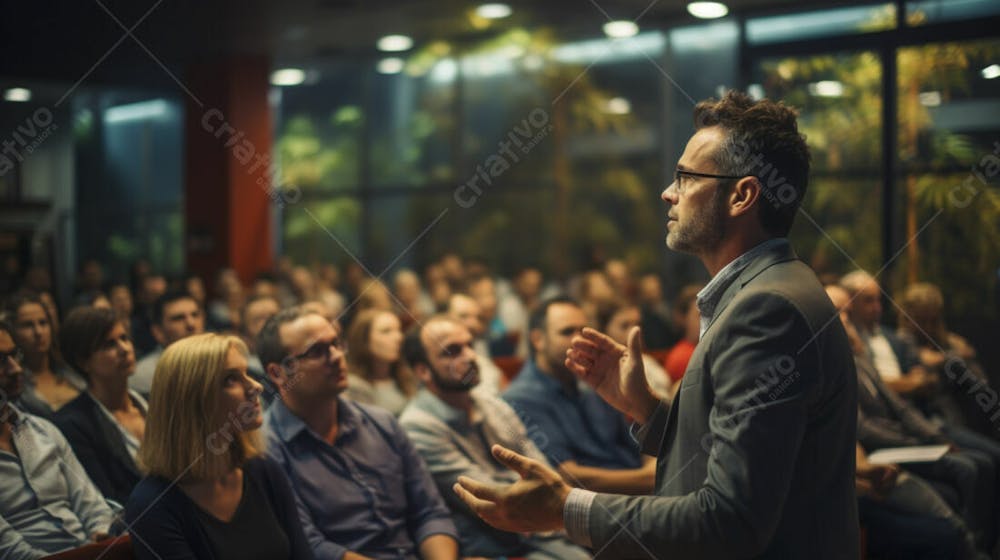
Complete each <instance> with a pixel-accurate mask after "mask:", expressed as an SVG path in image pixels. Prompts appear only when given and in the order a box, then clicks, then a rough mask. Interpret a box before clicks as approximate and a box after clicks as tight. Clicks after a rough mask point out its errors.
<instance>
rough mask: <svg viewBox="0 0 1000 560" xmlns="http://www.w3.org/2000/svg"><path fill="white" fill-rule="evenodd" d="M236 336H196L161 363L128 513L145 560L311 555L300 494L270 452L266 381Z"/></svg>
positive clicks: (179, 344) (138, 551)
mask: <svg viewBox="0 0 1000 560" xmlns="http://www.w3.org/2000/svg"><path fill="white" fill-rule="evenodd" d="M246 356H247V349H246V346H244V344H243V342H242V341H240V339H239V338H237V337H234V336H222V335H217V334H211V333H210V334H202V335H197V336H191V337H188V338H185V339H184V340H181V341H178V342H176V343H175V344H172V345H170V347H169V348H167V349H166V351H164V352H163V356H161V357H160V361H159V363H158V364H157V366H156V370H157V371H156V376H155V377H154V379H153V391H152V398H151V400H150V403H149V420H148V423H147V429H146V436H145V438H144V439H143V442H142V446H141V447H140V449H139V461H140V463H141V464H142V465H143V467H144V468H145V469H146V471H147V476H146V478H144V479H143V480H142V481H141V482H140V483H139V484H138V486H136V488H135V490H134V491H133V492H132V496H131V497H130V498H129V501H128V505H127V506H126V507H125V519H126V521H127V522H128V524H129V526H130V527H131V530H130V532H131V535H132V545H133V548H134V549H135V554H136V557H137V558H139V559H140V560H147V559H153V558H155V559H161V558H217V559H223V558H233V559H239V560H249V559H260V560H276V559H279V558H280V559H296V560H297V559H309V558H312V554H311V551H310V550H309V545H308V543H307V542H306V538H305V535H304V534H303V532H302V526H301V525H300V524H299V519H298V515H297V513H296V506H295V497H294V496H293V494H292V491H291V489H290V488H289V487H288V481H287V480H286V479H285V476H284V474H283V473H282V472H281V469H280V468H278V466H277V465H275V464H274V463H273V462H271V461H270V460H268V459H266V458H265V457H263V456H262V455H261V454H262V452H263V442H262V441H261V437H260V434H259V428H260V426H261V424H262V423H263V417H262V412H261V406H260V401H259V398H258V397H259V396H260V391H261V387H260V385H259V384H257V382H256V381H254V380H253V379H252V378H251V377H250V376H249V375H248V373H247V360H246Z"/></svg>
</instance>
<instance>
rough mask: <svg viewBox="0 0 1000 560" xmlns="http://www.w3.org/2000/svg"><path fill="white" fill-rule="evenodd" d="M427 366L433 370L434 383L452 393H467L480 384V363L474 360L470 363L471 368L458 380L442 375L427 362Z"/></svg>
mask: <svg viewBox="0 0 1000 560" xmlns="http://www.w3.org/2000/svg"><path fill="white" fill-rule="evenodd" d="M427 367H428V368H429V369H430V371H431V378H432V379H433V380H434V384H435V385H437V386H438V388H439V389H441V390H442V391H445V392H450V393H467V392H469V391H471V390H472V389H474V388H475V387H476V385H479V364H477V363H476V362H472V363H470V364H469V369H468V370H466V371H465V373H463V374H462V377H460V378H459V379H458V380H454V379H449V378H446V377H445V376H443V375H441V374H440V373H439V372H438V370H437V369H436V368H435V367H434V366H432V365H430V364H427Z"/></svg>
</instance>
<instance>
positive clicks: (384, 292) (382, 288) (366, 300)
mask: <svg viewBox="0 0 1000 560" xmlns="http://www.w3.org/2000/svg"><path fill="white" fill-rule="evenodd" d="M367 309H380V310H382V311H392V312H395V310H396V302H395V301H393V300H392V292H390V291H389V288H387V287H386V285H385V284H383V283H382V281H381V280H379V279H377V278H366V279H364V280H362V281H361V291H360V292H359V293H358V297H357V303H356V304H355V305H354V309H353V311H354V312H355V313H361V312H362V311H365V310H367Z"/></svg>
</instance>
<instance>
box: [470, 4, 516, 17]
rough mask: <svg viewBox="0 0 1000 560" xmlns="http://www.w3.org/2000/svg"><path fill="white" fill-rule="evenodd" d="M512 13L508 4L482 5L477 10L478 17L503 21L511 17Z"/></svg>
mask: <svg viewBox="0 0 1000 560" xmlns="http://www.w3.org/2000/svg"><path fill="white" fill-rule="evenodd" d="M510 13H511V9H510V6H508V5H507V4H500V3H491V4H482V5H480V6H479V7H478V8H476V15H477V16H479V17H481V18H483V19H503V18H505V17H507V16H509V15H510Z"/></svg>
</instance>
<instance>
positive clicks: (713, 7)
mask: <svg viewBox="0 0 1000 560" xmlns="http://www.w3.org/2000/svg"><path fill="white" fill-rule="evenodd" d="M687 10H688V13H689V14H691V15H693V16H694V17H696V18H698V19H716V18H720V17H723V16H725V15H726V14H728V13H729V8H727V7H726V5H725V4H723V3H722V2H691V3H689V4H688V5H687Z"/></svg>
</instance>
